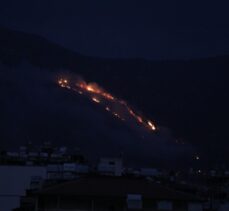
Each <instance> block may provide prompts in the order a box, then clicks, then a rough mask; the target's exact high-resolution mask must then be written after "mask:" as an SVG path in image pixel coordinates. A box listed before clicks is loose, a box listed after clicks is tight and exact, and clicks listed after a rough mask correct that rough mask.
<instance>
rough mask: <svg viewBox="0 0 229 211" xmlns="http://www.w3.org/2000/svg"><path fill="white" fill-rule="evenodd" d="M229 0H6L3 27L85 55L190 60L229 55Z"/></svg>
mask: <svg viewBox="0 0 229 211" xmlns="http://www.w3.org/2000/svg"><path fill="white" fill-rule="evenodd" d="M228 4H229V3H228V1H226V0H223V1H220V2H218V1H217V2H216V1H207V2H206V1H189V2H187V1H183V0H182V1H181V0H174V1H171V0H164V1H135V0H132V1H120V2H119V1H107V0H104V1H99V0H98V1H75V0H67V1H63V0H62V1H61V0H45V1H38V0H36V1H35V0H34V1H31V0H20V1H17V0H16V1H12V0H2V1H1V3H0V24H1V25H3V26H6V27H9V28H11V29H17V30H21V31H25V32H32V33H35V34H39V35H42V36H44V37H46V38H48V39H50V40H52V41H54V42H57V43H59V44H61V45H63V46H66V47H68V48H70V49H73V50H75V51H77V52H79V53H81V54H84V55H91V56H96V57H116V58H117V57H119V58H120V57H143V58H148V59H174V58H175V59H180V58H182V59H189V58H196V57H208V56H215V55H223V54H228V53H229V39H228V35H229V22H228V20H229V13H228V6H229V5H228Z"/></svg>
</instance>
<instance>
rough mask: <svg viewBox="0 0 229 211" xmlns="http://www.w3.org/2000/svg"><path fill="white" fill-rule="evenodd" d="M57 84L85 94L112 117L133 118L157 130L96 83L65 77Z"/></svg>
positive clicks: (146, 126)
mask: <svg viewBox="0 0 229 211" xmlns="http://www.w3.org/2000/svg"><path fill="white" fill-rule="evenodd" d="M58 84H59V86H60V87H62V88H66V89H70V90H72V91H74V92H77V93H78V94H80V95H85V96H87V97H88V98H90V99H91V100H92V101H93V102H94V103H96V104H100V105H101V106H103V107H104V109H105V110H106V111H107V112H110V113H111V114H112V115H113V116H114V117H116V118H118V119H120V120H122V121H126V120H128V119H133V120H135V121H136V122H137V123H138V124H139V125H141V126H143V127H144V128H147V129H148V130H150V131H156V130H157V128H156V126H155V124H154V123H153V122H152V121H151V120H149V119H146V118H144V117H143V116H141V115H139V114H138V113H137V112H135V111H134V110H133V109H132V108H131V107H130V106H129V105H128V104H127V103H126V102H125V101H123V100H120V99H118V98H116V97H115V96H113V95H112V94H110V93H108V92H106V91H105V90H104V89H102V88H101V87H99V86H98V85H97V84H96V83H86V82H85V81H83V80H78V81H76V83H73V82H70V81H69V80H67V79H65V78H60V79H59V80H58Z"/></svg>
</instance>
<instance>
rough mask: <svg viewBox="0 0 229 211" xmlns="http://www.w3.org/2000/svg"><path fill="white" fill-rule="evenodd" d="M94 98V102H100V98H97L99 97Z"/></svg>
mask: <svg viewBox="0 0 229 211" xmlns="http://www.w3.org/2000/svg"><path fill="white" fill-rule="evenodd" d="M92 100H93V101H94V102H96V103H100V100H99V99H97V98H95V97H93V98H92Z"/></svg>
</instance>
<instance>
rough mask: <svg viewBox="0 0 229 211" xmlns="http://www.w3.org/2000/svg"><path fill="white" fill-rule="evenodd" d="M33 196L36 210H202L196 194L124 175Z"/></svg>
mask: <svg viewBox="0 0 229 211" xmlns="http://www.w3.org/2000/svg"><path fill="white" fill-rule="evenodd" d="M32 196H33V199H34V200H33V201H34V204H33V206H34V207H33V209H32V208H31V210H35V211H53V210H55V211H68V210H69V211H70V210H84V211H86V210H88V211H89V210H92V211H100V210H101V211H121V210H142V211H143V210H144V211H148V210H151V211H154V210H155V211H156V210H164V211H165V210H176V211H181V210H182V211H202V210H203V209H202V200H201V199H200V198H198V197H196V196H193V195H190V194H186V193H183V192H178V191H175V190H172V189H169V188H167V187H164V186H162V185H160V184H156V183H154V182H151V181H148V180H145V179H136V178H126V177H111V176H110V177H104V176H102V177H98V176H97V177H95V176H94V177H81V178H79V179H76V180H74V181H68V182H63V183H59V184H56V185H52V186H49V187H44V188H42V189H41V190H39V191H38V192H34V193H33V194H32ZM28 197H30V199H31V196H28ZM17 210H18V211H19V210H20V211H21V210H23V208H22V207H21V209H17ZM24 210H25V209H24ZM27 210H28V209H27Z"/></svg>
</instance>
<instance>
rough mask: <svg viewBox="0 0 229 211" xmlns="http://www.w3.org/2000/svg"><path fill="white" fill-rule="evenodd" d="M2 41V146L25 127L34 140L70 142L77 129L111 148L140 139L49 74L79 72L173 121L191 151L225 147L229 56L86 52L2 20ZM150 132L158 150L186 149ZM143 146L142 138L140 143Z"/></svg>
mask: <svg viewBox="0 0 229 211" xmlns="http://www.w3.org/2000/svg"><path fill="white" fill-rule="evenodd" d="M0 45H1V48H0V60H1V62H2V63H3V65H1V69H2V71H1V90H2V92H1V96H2V99H3V104H2V105H1V113H2V114H1V116H2V117H3V118H2V122H1V125H2V126H3V127H1V130H2V131H1V134H2V137H1V139H2V140H3V142H4V140H7V142H8V146H10V145H11V146H13V145H14V143H15V140H17V139H18V137H20V138H19V139H18V140H19V142H25V141H24V140H22V139H23V136H25V134H26V133H28V137H32V139H33V140H35V139H36V138H37V139H40V138H42V137H43V140H44V141H45V140H47V139H52V140H51V141H55V139H58V140H59V141H60V140H68V141H69V143H71V144H72V143H75V141H76V137H77V139H78V140H84V141H85V140H86V142H84V143H85V148H86V147H88V146H89V145H90V146H91V149H93V147H94V145H93V144H95V145H97V144H96V142H94V140H95V139H96V140H99V141H101V142H100V143H101V145H103V144H104V143H106V141H107V140H111V142H112V143H113V149H114V151H115V153H114V154H117V153H118V152H121V151H122V149H123V148H125V149H126V148H128V145H131V146H132V145H133V144H132V141H134V142H136V143H138V141H139V140H138V138H136V137H135V133H133V132H132V131H130V130H129V129H128V127H126V126H125V125H123V124H122V123H119V122H116V121H113V119H112V120H111V119H110V117H109V116H108V117H107V116H106V115H105V116H104V114H103V112H102V111H101V110H99V108H97V107H95V106H94V105H91V104H89V103H88V102H87V101H86V100H85V99H82V98H80V97H79V96H75V95H74V96H73V94H72V93H68V92H66V91H65V90H60V89H59V88H58V87H57V86H56V85H55V80H56V78H55V77H54V76H56V77H57V76H58V75H59V74H60V73H61V74H63V75H64V74H66V75H69V74H77V75H81V76H83V77H84V78H85V79H87V80H88V81H95V82H97V83H98V84H100V85H101V86H103V87H105V88H106V89H107V90H109V91H112V93H114V94H115V95H116V96H119V97H121V98H123V99H126V100H127V101H128V102H130V104H131V105H132V106H134V107H135V108H137V109H138V110H140V111H143V113H144V114H146V115H147V116H149V117H150V118H151V119H154V120H155V121H156V122H157V123H158V124H159V125H163V126H165V127H168V128H171V129H172V131H173V132H174V134H173V135H172V136H173V137H176V138H177V139H178V140H179V141H182V142H183V141H184V142H186V143H190V144H191V145H192V146H194V147H195V151H197V152H196V153H201V154H203V155H206V154H208V155H213V156H212V159H213V160H215V159H218V160H221V159H223V158H224V155H226V154H227V153H228V150H227V147H225V144H226V145H227V140H228V133H227V115H228V92H227V90H228V79H227V71H228V67H229V59H228V58H229V57H219V58H209V59H199V60H190V61H147V60H142V59H102V58H91V57H87V56H82V55H80V54H78V53H75V52H72V51H70V50H68V49H65V48H63V47H61V46H59V45H57V44H54V43H52V42H50V41H48V40H46V39H43V38H41V37H39V36H35V35H30V34H26V33H22V32H15V31H10V30H8V29H5V28H2V29H0ZM28 63H29V64H28ZM165 76H166V77H165ZM206 76H208V77H206ZM6 90H7V91H6ZM34 105H36V106H34ZM53 105H55V109H54V107H53ZM6 111H7V112H6ZM101 113H102V115H101ZM9 117H10V118H9ZM44 117H45V118H44ZM92 117H93V118H92ZM31 118H34V119H36V120H37V121H32V119H31ZM76 119H78V120H77V122H76V121H75V120H76ZM21 122H25V125H24V126H21ZM31 122H33V123H32V124H31ZM98 122H100V124H97V123H98ZM104 122H106V123H107V122H109V124H104ZM50 125H51V127H50ZM22 127H23V128H22ZM88 128H89V131H90V132H88ZM110 130H111V131H110ZM28 131H29V132H28ZM82 131H85V132H82ZM98 131H99V132H98ZM104 131H106V132H105V133H104ZM107 131H109V132H107ZM7 134H11V136H8V135H7ZM109 134H110V135H109ZM107 136H110V137H107ZM120 137H121V140H120ZM7 138H8V139H9V138H11V140H14V141H12V142H14V143H12V142H11V143H10V140H8V139H7ZM155 139H162V140H164V141H162V143H163V144H162V145H157V146H158V148H157V147H155V146H156V145H155V146H154V144H153V147H154V149H155V151H156V149H157V150H160V152H163V151H164V155H165V154H170V153H171V154H173V155H174V154H177V155H178V154H179V153H180V154H179V156H180V155H181V154H183V153H182V152H186V151H185V150H186V149H185V150H184V148H182V147H183V146H182V147H181V148H180V147H178V148H176V147H175V148H173V147H174V146H173V145H167V144H168V140H170V139H171V136H170V135H167V133H165V134H164V133H163V134H162V136H160V137H159V138H158V137H157V138H155ZM89 140H90V141H91V142H90V143H89V142H88V141H89ZM119 140H120V141H119ZM123 140H125V142H123ZM116 143H119V144H116ZM209 143H211V145H209ZM164 144H165V145H164ZM139 146H141V145H139V144H136V148H135V147H133V146H132V152H130V154H131V153H132V157H135V156H136V154H138V151H139ZM146 146H148V145H147V144H146V145H145V146H144V147H143V145H142V147H143V148H144V150H145V147H146ZM166 146H167V147H166ZM188 146H189V145H188ZM206 146H207V147H208V150H205V148H206ZM82 147H83V146H82ZM97 147H98V145H97ZM83 148H84V147H83ZM143 148H142V152H143V151H144V150H143ZM146 148H147V147H146ZM187 148H188V151H192V150H193V148H192V147H187ZM196 148H197V150H196ZM100 149H101V148H99V149H98V150H100ZM140 151H141V150H140ZM146 154H147V153H146ZM148 154H152V151H151V150H148ZM162 154H163V153H162ZM155 156H156V157H157V156H158V155H155ZM207 157H208V156H207Z"/></svg>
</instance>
